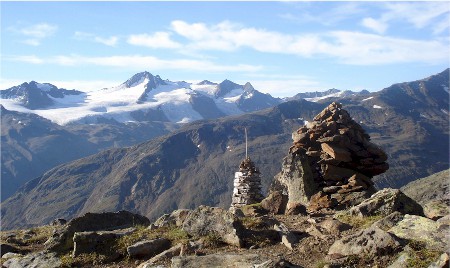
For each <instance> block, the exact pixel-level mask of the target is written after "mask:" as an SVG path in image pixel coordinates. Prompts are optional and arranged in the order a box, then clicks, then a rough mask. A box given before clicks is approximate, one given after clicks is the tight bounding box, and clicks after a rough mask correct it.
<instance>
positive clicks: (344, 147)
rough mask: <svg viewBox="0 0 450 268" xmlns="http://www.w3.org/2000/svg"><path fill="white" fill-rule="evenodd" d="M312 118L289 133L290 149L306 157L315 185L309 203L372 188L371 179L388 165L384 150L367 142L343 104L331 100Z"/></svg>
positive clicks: (365, 136)
mask: <svg viewBox="0 0 450 268" xmlns="http://www.w3.org/2000/svg"><path fill="white" fill-rule="evenodd" d="M313 120H314V121H312V122H309V123H307V125H306V126H303V127H301V128H299V129H298V130H297V131H295V132H294V133H292V139H293V141H294V144H293V146H292V147H291V148H290V149H289V152H290V154H293V155H295V154H303V155H305V154H306V156H307V159H308V160H309V161H308V162H309V164H310V167H311V172H312V177H313V180H314V182H315V183H316V184H317V186H318V187H317V190H318V193H317V194H316V195H315V196H312V197H311V202H313V203H314V202H315V201H319V199H321V198H322V199H323V198H325V199H328V200H329V199H330V198H333V199H335V200H337V201H338V202H339V201H341V200H342V199H343V198H342V197H343V196H345V195H346V194H347V193H351V192H361V191H367V190H374V188H373V182H372V180H371V178H372V177H373V176H375V175H378V174H381V173H383V172H385V171H386V170H388V168H389V165H388V164H387V163H386V160H387V155H386V153H385V152H384V151H383V150H382V149H380V148H379V147H378V146H376V145H375V144H373V143H371V142H370V137H369V135H368V134H367V133H366V132H365V131H364V129H363V128H362V127H361V126H360V125H359V124H358V123H356V122H355V121H354V120H353V119H352V118H351V117H350V115H349V113H348V112H347V111H346V110H344V109H342V104H339V103H336V102H333V103H331V104H330V105H329V106H328V107H326V108H325V109H324V110H323V111H322V112H321V113H319V114H318V115H317V116H316V117H314V119H313ZM316 203H317V202H316ZM318 203H320V202H318ZM316 209H318V207H316Z"/></svg>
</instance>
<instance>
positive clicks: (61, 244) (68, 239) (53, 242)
mask: <svg viewBox="0 0 450 268" xmlns="http://www.w3.org/2000/svg"><path fill="white" fill-rule="evenodd" d="M149 224H150V221H149V219H147V218H146V217H144V216H142V215H139V214H134V213H131V212H128V211H118V212H104V213H86V214H85V215H83V216H81V217H77V218H74V219H72V220H71V221H69V222H68V223H66V224H65V225H64V226H63V227H62V228H61V229H55V230H56V232H55V233H54V234H53V235H52V237H50V238H49V239H48V240H47V242H45V245H46V248H47V249H48V250H51V251H56V252H63V251H68V250H71V249H72V248H73V235H74V234H75V232H86V231H106V230H117V229H124V228H129V227H133V226H138V225H141V226H148V225H149Z"/></svg>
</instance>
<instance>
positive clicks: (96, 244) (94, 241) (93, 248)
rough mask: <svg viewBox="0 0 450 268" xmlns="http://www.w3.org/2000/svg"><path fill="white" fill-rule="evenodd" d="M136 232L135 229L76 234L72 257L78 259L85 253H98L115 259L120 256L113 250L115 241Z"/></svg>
mask: <svg viewBox="0 0 450 268" xmlns="http://www.w3.org/2000/svg"><path fill="white" fill-rule="evenodd" d="M134 231H136V229H135V228H130V229H124V230H118V231H102V232H100V231H99V232H76V233H75V234H74V235H73V244H74V246H73V252H72V257H77V256H78V255H80V254H83V253H92V252H95V253H98V254H101V255H105V256H108V257H110V258H111V259H115V258H117V257H119V255H116V256H112V255H114V254H117V253H116V252H114V251H113V250H112V246H113V245H114V243H115V240H116V239H118V238H120V237H122V236H125V235H129V234H131V233H133V232H134Z"/></svg>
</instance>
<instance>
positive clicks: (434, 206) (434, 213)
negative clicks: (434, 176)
mask: <svg viewBox="0 0 450 268" xmlns="http://www.w3.org/2000/svg"><path fill="white" fill-rule="evenodd" d="M449 211H450V206H449V205H448V204H447V203H446V202H445V201H443V200H432V201H430V202H427V203H425V204H424V205H423V212H424V214H425V216H426V217H427V218H429V219H432V220H434V221H435V220H438V219H440V218H442V217H445V216H447V215H448V214H449Z"/></svg>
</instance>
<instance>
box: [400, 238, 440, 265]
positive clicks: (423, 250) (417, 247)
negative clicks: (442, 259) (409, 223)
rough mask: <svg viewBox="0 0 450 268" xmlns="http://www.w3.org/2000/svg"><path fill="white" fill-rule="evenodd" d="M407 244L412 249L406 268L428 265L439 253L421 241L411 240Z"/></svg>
mask: <svg viewBox="0 0 450 268" xmlns="http://www.w3.org/2000/svg"><path fill="white" fill-rule="evenodd" d="M408 246H409V247H410V248H411V249H412V250H411V252H410V258H409V259H408V260H407V262H406V267H408V268H420V267H428V266H429V265H430V264H431V263H432V262H434V261H436V260H437V259H438V258H439V256H440V255H441V252H439V251H437V250H432V249H429V248H427V247H426V243H424V242H422V241H417V240H411V241H410V242H409V244H408Z"/></svg>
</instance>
